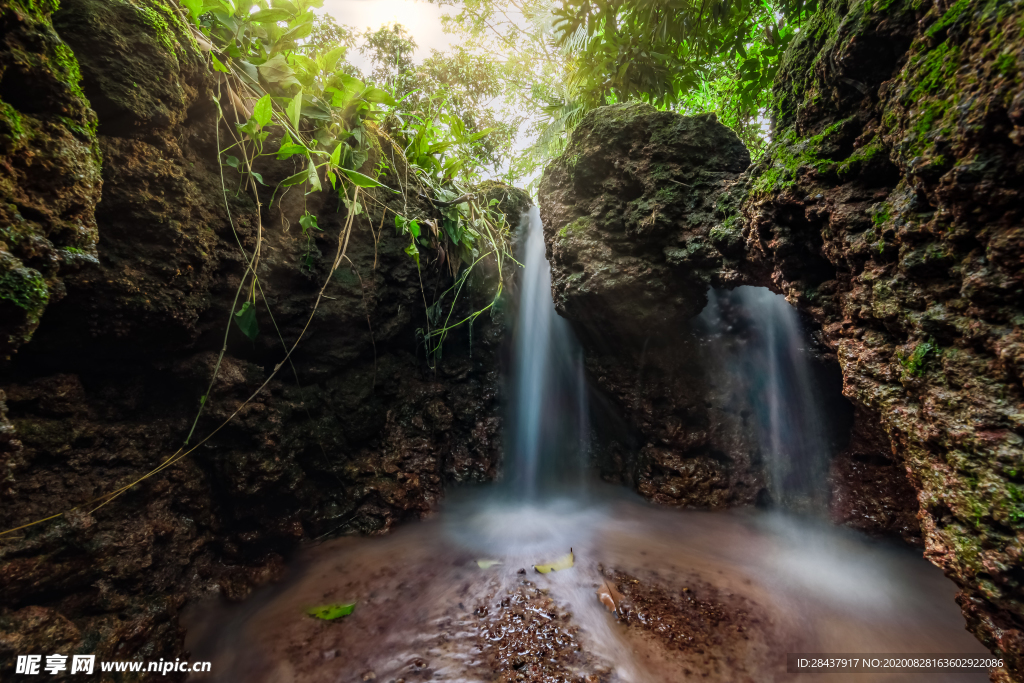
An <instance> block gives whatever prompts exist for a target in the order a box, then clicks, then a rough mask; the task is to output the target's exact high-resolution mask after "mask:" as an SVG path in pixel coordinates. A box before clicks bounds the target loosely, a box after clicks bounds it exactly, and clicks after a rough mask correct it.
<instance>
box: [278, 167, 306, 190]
mask: <svg viewBox="0 0 1024 683" xmlns="http://www.w3.org/2000/svg"><path fill="white" fill-rule="evenodd" d="M308 179H309V171H308V170H306V171H299V172H298V173H296V174H295V175H291V176H288V177H287V178H285V179H284V180H282V181H281V187H291V186H292V185H301V184H302V183H304V182H306V180H308Z"/></svg>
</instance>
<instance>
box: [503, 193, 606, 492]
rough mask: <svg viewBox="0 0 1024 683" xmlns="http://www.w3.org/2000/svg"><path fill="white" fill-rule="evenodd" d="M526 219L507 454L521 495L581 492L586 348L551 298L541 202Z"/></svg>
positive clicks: (585, 437)
mask: <svg viewBox="0 0 1024 683" xmlns="http://www.w3.org/2000/svg"><path fill="white" fill-rule="evenodd" d="M524 218H525V228H526V240H525V247H524V249H523V254H522V256H523V264H524V266H525V269H524V271H523V274H522V280H521V284H520V296H519V311H518V315H517V316H516V326H515V330H514V342H513V347H514V355H513V364H512V373H511V375H512V386H511V393H512V401H511V405H510V420H509V423H510V424H511V425H512V430H511V432H510V434H509V435H508V442H509V452H510V455H511V457H510V458H507V459H506V463H507V465H506V466H507V469H508V477H509V479H510V481H511V483H512V486H513V492H514V494H515V495H516V496H517V497H519V498H520V499H522V500H532V499H536V498H537V497H538V496H541V495H553V494H557V495H566V494H570V495H571V494H574V493H579V491H580V488H581V486H582V484H583V481H584V460H585V457H586V451H587V447H588V434H587V432H588V425H587V395H586V382H585V379H584V375H583V354H582V350H581V349H580V347H579V344H578V343H577V341H576V338H575V336H574V335H573V332H572V329H571V328H570V327H569V323H568V322H567V321H566V320H565V319H563V318H561V317H560V316H559V315H558V314H557V313H556V311H555V306H554V303H553V302H552V301H551V266H550V264H549V263H548V260H547V257H546V256H545V254H544V229H543V225H542V224H541V220H540V211H539V209H538V208H537V207H533V208H531V209H530V211H529V213H528V214H527V215H526V216H525V217H524Z"/></svg>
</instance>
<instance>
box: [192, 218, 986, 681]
mask: <svg viewBox="0 0 1024 683" xmlns="http://www.w3.org/2000/svg"><path fill="white" fill-rule="evenodd" d="M527 229H528V234H527V239H526V245H525V254H524V258H525V265H526V270H525V273H524V274H523V282H522V286H521V295H520V304H519V313H518V320H517V324H516V328H515V331H514V334H515V339H514V347H515V362H514V367H513V370H512V377H511V378H510V380H511V384H512V387H511V392H510V393H511V395H512V398H511V401H510V403H511V405H510V413H511V414H510V420H509V423H510V434H509V452H508V453H509V456H508V463H507V468H508V472H507V477H506V479H507V482H506V487H505V488H504V489H503V491H504V495H495V493H496V491H499V490H501V489H499V488H498V487H491V488H483V489H476V490H473V491H467V492H454V493H453V494H452V495H450V496H449V498H448V501H447V502H446V504H445V506H444V509H443V510H442V511H441V512H440V513H439V514H438V515H436V516H435V517H434V518H432V519H430V520H427V521H424V522H418V523H415V524H409V525H406V526H404V527H402V528H399V529H398V530H396V531H395V532H393V533H391V534H389V535H388V536H386V537H384V538H342V539H336V540H333V541H329V542H326V543H323V544H321V545H319V546H314V547H311V548H308V549H307V550H306V551H305V552H304V553H303V554H302V555H301V556H300V557H299V558H297V559H295V560H293V561H292V563H291V564H290V567H289V570H288V574H287V576H286V578H285V580H283V581H282V582H281V583H279V584H277V585H276V586H273V587H270V588H267V589H264V590H263V591H262V592H259V593H257V595H255V596H254V597H252V598H250V599H249V600H248V601H246V602H244V603H242V604H240V605H235V606H227V605H222V604H214V605H204V606H200V607H198V608H195V609H193V611H192V613H191V614H190V615H188V616H187V618H186V619H185V623H186V625H187V627H188V640H187V646H188V647H189V648H190V650H191V651H192V658H193V659H197V660H211V661H212V662H213V674H212V678H213V679H214V680H218V681H245V682H246V683H260V682H264V681H265V682H267V683H286V682H291V681H295V682H302V683H318V682H321V681H322V682H324V683H327V682H343V681H369V680H379V681H386V682H389V683H407V682H410V681H426V680H446V681H538V682H539V681H586V682H588V683H594V682H598V681H600V682H605V683H611V682H613V681H624V682H625V681H629V682H637V683H640V682H651V683H657V682H665V683H668V682H676V681H719V682H722V683H733V682H740V683H746V682H749V683H754V682H756V683H762V682H768V681H790V680H792V681H817V680H822V681H826V680H836V678H835V677H834V676H831V677H830V676H829V675H819V674H806V673H804V674H790V673H787V671H786V653H790V652H836V653H840V652H841V653H850V652H862V653H867V652H873V653H886V652H888V653H977V654H984V653H985V650H984V648H982V647H981V645H980V644H979V643H978V642H977V641H976V640H975V639H974V638H973V637H971V636H970V635H969V634H968V633H967V632H966V631H965V629H964V625H963V618H962V617H961V615H960V613H959V609H958V608H957V606H956V604H955V602H954V600H953V596H954V593H955V590H954V587H953V585H952V583H951V582H949V581H948V580H946V579H945V578H944V577H943V576H942V575H941V573H940V572H939V570H938V569H936V568H935V567H934V566H932V565H930V564H929V563H927V562H926V561H924V560H923V559H922V558H921V557H920V553H919V552H914V551H911V550H909V549H907V548H903V547H896V546H891V545H888V544H885V543H880V542H876V541H871V540H869V539H866V538H864V537H861V536H859V535H857V534H855V533H853V532H850V531H847V530H843V529H836V528H832V527H829V526H828V525H827V524H824V523H822V522H818V521H815V520H814V518H813V517H803V518H795V517H791V516H787V515H786V514H785V513H782V512H775V513H771V514H769V513H763V512H754V511H730V512H718V513H705V512H694V511H679V510H670V509H665V508H655V507H653V506H650V505H647V504H646V503H644V502H642V501H641V500H640V499H639V498H637V497H636V496H634V495H632V494H631V493H629V492H627V491H625V490H624V489H621V488H613V487H609V486H604V485H600V484H596V483H591V484H589V485H588V486H586V487H584V485H583V482H584V481H585V475H584V467H583V463H584V461H585V459H586V454H587V450H588V440H587V434H588V432H589V427H588V424H587V417H586V416H587V412H588V411H587V405H586V384H585V378H584V373H583V364H582V355H581V353H580V349H579V347H578V345H577V344H576V343H575V341H574V339H573V337H572V333H571V330H570V329H569V327H568V325H567V324H566V323H565V322H564V321H562V320H561V319H559V318H558V317H557V315H556V314H555V311H554V307H553V305H552V303H551V298H550V296H551V295H550V269H549V267H548V264H547V262H546V261H545V259H544V250H543V241H542V237H541V225H540V218H539V215H538V214H537V211H536V209H533V210H531V213H530V215H529V223H528V228H527ZM736 296H737V297H738V298H739V301H740V303H741V305H743V306H744V307H746V308H748V309H749V310H750V311H752V312H753V313H752V316H753V317H752V319H753V320H754V326H755V327H756V328H757V330H756V332H757V335H756V338H755V339H754V341H753V343H752V344H751V346H750V354H749V355H748V356H746V360H745V361H744V362H745V363H747V364H748V366H749V367H746V369H745V370H743V371H745V372H751V373H754V374H753V375H751V376H752V377H755V378H756V379H757V381H756V382H754V383H753V384H752V385H751V386H752V387H753V388H752V392H751V395H752V400H753V401H754V402H755V403H756V404H757V405H758V406H759V409H758V419H759V423H760V427H761V430H762V435H763V436H762V438H763V440H764V442H765V443H764V448H765V450H766V451H767V452H770V453H771V454H772V455H771V461H773V462H775V461H778V462H777V463H776V464H775V465H773V470H774V471H773V473H772V479H773V486H774V487H775V488H776V490H777V491H778V492H781V493H780V497H782V498H787V497H794V498H801V497H803V498H806V497H813V496H814V495H817V494H816V493H815V492H814V487H815V486H819V485H820V483H821V480H820V477H819V474H818V472H812V473H811V475H810V476H807V477H801V476H798V475H799V474H800V471H802V470H804V469H807V468H811V467H818V466H819V465H816V464H814V463H817V462H824V460H821V458H822V457H823V456H822V453H823V452H824V448H825V445H824V441H823V440H822V439H820V438H819V437H818V436H815V435H814V430H815V429H817V428H818V426H817V425H818V424H819V423H820V421H819V419H818V417H816V416H815V413H814V411H815V410H816V402H815V401H814V400H813V391H812V383H811V382H810V381H809V380H808V379H807V376H806V371H807V366H806V359H805V357H804V355H803V354H804V351H803V350H802V347H801V345H800V341H799V340H800V336H799V328H798V325H797V324H796V318H795V317H794V314H793V313H792V311H791V310H789V309H784V308H783V307H782V306H784V303H783V304H781V305H780V304H778V301H777V300H775V299H770V298H768V297H767V296H766V295H765V294H762V293H760V292H756V291H752V292H745V291H740V292H738V293H737V294H736ZM771 296H774V295H771ZM715 305H716V302H715V301H714V300H713V301H712V304H711V306H709V310H708V311H705V313H704V314H702V315H704V316H705V317H706V319H707V320H710V321H712V322H714V321H715V320H717V318H716V315H717V314H716V313H715V309H714V306H715ZM801 373H805V374H804V375H801ZM584 490H585V495H584ZM570 549H571V552H572V566H571V567H567V566H564V567H563V568H562V569H561V570H559V571H555V572H551V573H545V574H541V573H538V572H537V571H536V570H535V568H534V565H537V564H543V563H546V562H550V561H553V560H556V559H558V558H561V559H562V560H563V563H564V561H565V556H567V554H568V553H569V552H570ZM566 564H567V563H566ZM609 586H611V587H612V588H609ZM600 592H603V593H604V594H605V595H604V597H603V598H601V599H599V597H600V596H599V593H600ZM602 600H604V602H605V603H609V607H614V608H616V611H615V612H612V611H610V609H609V607H606V606H605V604H603V603H602ZM348 602H354V603H356V607H355V610H354V612H353V613H352V614H351V615H350V616H347V617H344V618H342V619H339V620H336V621H322V620H318V619H314V618H312V617H310V616H307V615H306V613H305V608H308V607H313V606H322V605H325V604H332V603H348ZM209 678H210V677H209V676H208V677H206V679H205V680H209ZM857 680H858V681H864V682H865V683H867V682H868V681H890V680H891V681H897V680H928V681H958V682H960V681H964V682H966V681H979V682H981V681H985V680H987V671H985V670H982V671H978V672H976V673H963V672H959V673H955V674H949V675H941V674H917V675H904V676H902V677H901V676H900V675H898V674H858V676H857Z"/></svg>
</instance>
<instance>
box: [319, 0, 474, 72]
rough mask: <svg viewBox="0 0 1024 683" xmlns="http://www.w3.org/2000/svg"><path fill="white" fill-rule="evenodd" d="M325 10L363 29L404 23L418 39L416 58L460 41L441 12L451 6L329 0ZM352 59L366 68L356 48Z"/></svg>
mask: <svg viewBox="0 0 1024 683" xmlns="http://www.w3.org/2000/svg"><path fill="white" fill-rule="evenodd" d="M321 11H322V12H324V13H326V14H330V15H332V16H333V17H334V19H335V20H336V21H337V22H338V23H339V24H345V25H348V26H351V27H352V28H354V29H355V30H356V31H359V32H360V33H361V32H363V31H365V30H366V29H367V28H369V29H372V30H374V31H376V30H377V29H379V28H380V27H381V26H385V25H388V24H392V23H394V22H398V23H400V24H401V25H402V26H404V27H405V28H406V30H408V31H409V33H411V34H412V36H413V40H415V41H416V45H417V49H416V61H422V60H423V59H424V58H425V57H429V56H430V51H431V50H432V49H433V50H441V51H445V50H449V49H451V47H452V46H453V45H454V44H455V43H456V42H457V38H456V37H455V36H450V35H445V33H444V31H443V30H442V29H441V16H442V15H443V14H446V13H447V11H450V9H442V8H441V7H438V6H437V5H431V4H430V3H428V2H421V1H419V0H326V1H325V2H324V6H323V9H322V10H321ZM348 59H349V61H350V62H352V63H353V64H355V65H356V66H358V67H359V68H360V69H363V68H364V67H365V66H366V60H365V58H364V57H363V56H362V55H360V54H359V52H358V51H356V50H354V51H352V52H351V53H349V55H348Z"/></svg>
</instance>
